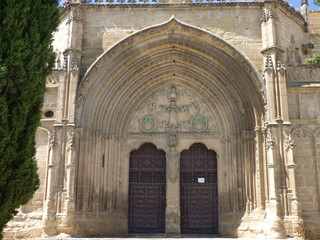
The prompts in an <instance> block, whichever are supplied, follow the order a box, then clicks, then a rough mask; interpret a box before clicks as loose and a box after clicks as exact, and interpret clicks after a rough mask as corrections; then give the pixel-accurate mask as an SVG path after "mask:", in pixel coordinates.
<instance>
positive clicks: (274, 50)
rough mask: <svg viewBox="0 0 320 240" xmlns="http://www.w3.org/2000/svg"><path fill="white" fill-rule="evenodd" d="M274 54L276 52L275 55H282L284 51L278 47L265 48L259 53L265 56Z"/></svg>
mask: <svg viewBox="0 0 320 240" xmlns="http://www.w3.org/2000/svg"><path fill="white" fill-rule="evenodd" d="M274 52H276V53H284V52H285V51H284V50H283V49H281V48H280V47H278V46H271V47H267V48H265V49H263V50H262V51H261V53H262V54H263V55H265V54H270V53H274Z"/></svg>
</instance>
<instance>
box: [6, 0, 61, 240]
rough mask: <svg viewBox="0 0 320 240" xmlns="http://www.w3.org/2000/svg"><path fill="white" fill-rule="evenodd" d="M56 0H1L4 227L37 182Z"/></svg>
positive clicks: (57, 18)
mask: <svg viewBox="0 0 320 240" xmlns="http://www.w3.org/2000/svg"><path fill="white" fill-rule="evenodd" d="M57 4H58V2H57V1H56V0H0V232H2V230H3V228H4V226H5V224H6V223H7V222H8V221H9V220H10V219H11V218H12V217H13V215H14V214H15V209H16V208H18V207H19V206H20V205H21V204H25V203H27V201H28V200H29V199H30V198H31V197H32V195H33V193H34V191H35V190H36V189H37V187H38V185H39V179H38V176H37V166H36V161H35V159H34V155H35V133H36V129H37V127H38V125H39V121H40V115H41V107H42V103H43V95H44V91H45V79H46V76H47V75H48V74H49V73H50V71H51V69H52V67H53V64H54V54H53V51H52V48H51V47H50V45H51V42H52V32H53V31H54V30H55V29H56V28H57V26H58V22H59V12H58V9H57ZM1 238H2V237H1V234H0V239H1Z"/></svg>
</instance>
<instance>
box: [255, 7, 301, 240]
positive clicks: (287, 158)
mask: <svg viewBox="0 0 320 240" xmlns="http://www.w3.org/2000/svg"><path fill="white" fill-rule="evenodd" d="M277 24H278V21H277V16H276V9H275V8H274V6H273V5H272V4H271V3H270V4H266V5H265V7H264V9H263V14H262V17H261V29H262V40H263V47H264V50H263V51H262V52H261V53H262V54H263V55H264V59H265V71H264V78H265V84H266V90H267V109H266V111H267V112H266V116H267V117H266V120H267V136H266V153H267V168H268V169H267V175H268V176H267V179H268V185H269V192H268V195H269V197H268V198H269V200H268V201H267V203H266V226H267V227H266V229H265V235H267V236H269V237H272V238H282V237H284V236H285V233H284V228H285V226H284V221H283V220H284V219H285V218H286V217H287V216H289V215H290V216H292V215H295V216H296V217H294V218H293V219H291V220H289V221H291V222H290V224H289V225H291V226H293V225H294V226H293V228H299V227H300V226H301V221H300V220H301V219H300V218H299V214H298V212H299V210H298V209H299V202H298V199H297V196H296V186H295V178H294V174H295V173H294V162H293V155H292V150H291V149H290V147H288V146H289V145H290V144H289V145H288V139H289V138H290V136H289V135H290V134H289V132H290V130H289V129H290V125H291V124H290V122H289V113H288V96H287V77H286V74H287V73H286V68H285V66H284V65H283V64H281V60H282V54H283V53H284V51H283V50H282V49H280V48H279V47H278V43H277V31H276V30H277ZM287 175H289V176H287ZM292 188H294V190H293V189H292ZM293 209H297V211H294V212H292V211H293ZM286 222H287V221H286ZM287 227H288V224H286V228H287Z"/></svg>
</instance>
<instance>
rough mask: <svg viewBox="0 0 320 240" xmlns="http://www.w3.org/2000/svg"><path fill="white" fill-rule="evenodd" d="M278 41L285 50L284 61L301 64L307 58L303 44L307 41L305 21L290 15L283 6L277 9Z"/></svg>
mask: <svg viewBox="0 0 320 240" xmlns="http://www.w3.org/2000/svg"><path fill="white" fill-rule="evenodd" d="M275 14H276V16H275V18H276V24H277V42H278V44H279V47H280V48H281V49H282V50H284V51H285V53H284V56H283V59H282V61H283V62H286V63H287V64H291V65H296V64H301V63H303V62H304V60H305V55H304V54H303V53H302V50H301V46H302V44H304V43H306V36H307V34H306V33H305V32H304V26H303V21H301V20H300V21H298V20H297V18H293V17H288V13H287V12H284V11H283V9H282V8H280V9H279V10H278V11H276V13H275Z"/></svg>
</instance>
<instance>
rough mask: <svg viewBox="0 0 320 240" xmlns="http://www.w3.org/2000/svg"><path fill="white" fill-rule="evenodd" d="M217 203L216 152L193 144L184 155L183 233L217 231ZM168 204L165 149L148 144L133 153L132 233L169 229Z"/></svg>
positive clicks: (130, 183) (182, 178) (130, 204)
mask: <svg viewBox="0 0 320 240" xmlns="http://www.w3.org/2000/svg"><path fill="white" fill-rule="evenodd" d="M177 174H178V173H177ZM177 194H178V193H177ZM217 207H218V202H217V158H216V153H215V152H214V151H211V150H208V149H207V148H206V146H205V145H203V144H201V143H196V144H193V145H192V146H191V147H190V148H189V150H186V151H183V152H181V158H180V216H181V220H180V223H181V233H182V234H214V233H217V232H218V208H217ZM165 208H166V157H165V152H164V151H162V150H158V149H157V148H156V147H155V146H154V145H153V144H150V143H148V144H144V145H143V146H141V147H140V148H139V150H135V151H133V152H131V154H130V170H129V216H128V218H129V224H128V228H129V233H165Z"/></svg>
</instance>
